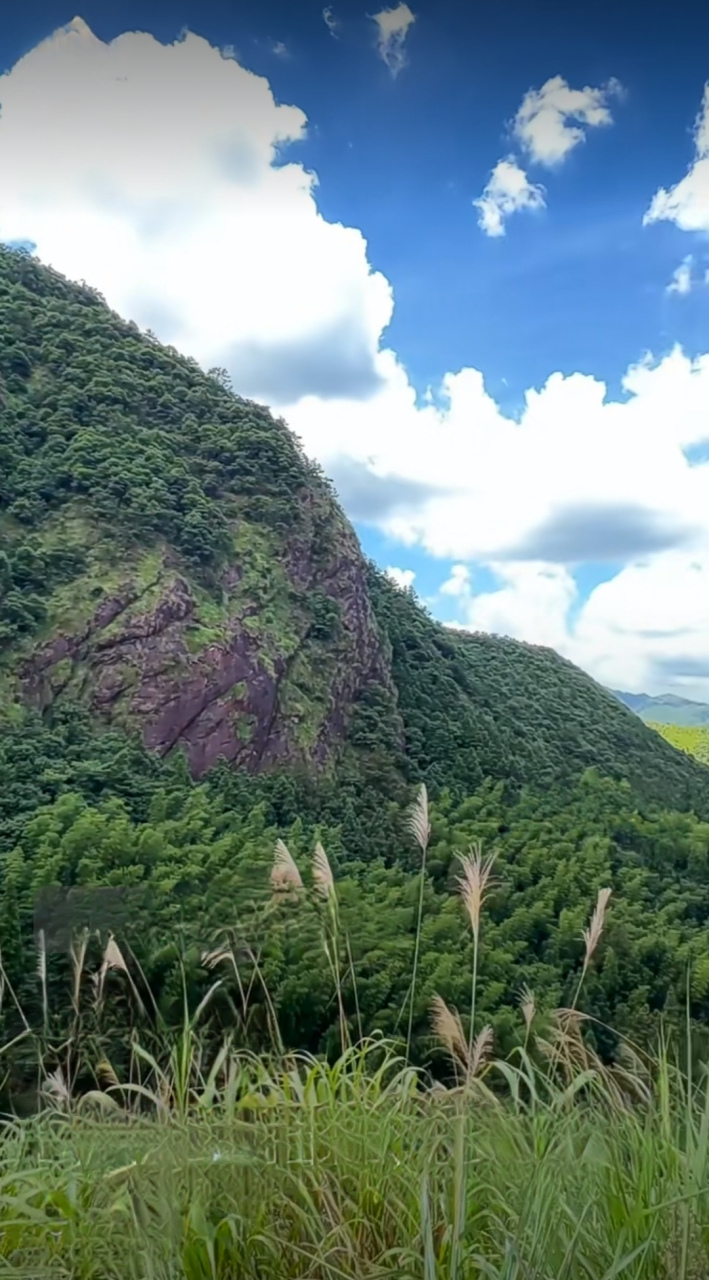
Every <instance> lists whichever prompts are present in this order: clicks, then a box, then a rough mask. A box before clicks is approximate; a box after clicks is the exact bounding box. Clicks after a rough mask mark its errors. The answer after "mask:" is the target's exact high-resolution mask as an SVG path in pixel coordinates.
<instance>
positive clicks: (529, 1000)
mask: <svg viewBox="0 0 709 1280" xmlns="http://www.w3.org/2000/svg"><path fill="white" fill-rule="evenodd" d="M519 1007H520V1011H521V1013H522V1017H523V1018H524V1025H525V1027H526V1029H527V1037H529V1035H530V1032H531V1030H532V1023H533V1022H534V1019H535V1018H536V1016H537V1005H536V1001H535V999H534V992H533V991H530V989H529V987H527V986H525V987H522V991H521V992H520V997H519Z"/></svg>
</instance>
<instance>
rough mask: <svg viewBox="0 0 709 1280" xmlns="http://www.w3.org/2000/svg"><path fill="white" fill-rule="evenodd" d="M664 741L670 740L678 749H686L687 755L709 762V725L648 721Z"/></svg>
mask: <svg viewBox="0 0 709 1280" xmlns="http://www.w3.org/2000/svg"><path fill="white" fill-rule="evenodd" d="M650 727H651V728H652V729H655V730H656V731H657V732H658V733H659V734H660V735H661V736H662V737H663V738H664V739H665V741H666V742H670V743H671V744H672V746H673V747H676V748H677V750H678V751H686V753H687V755H690V756H694V758H695V759H696V760H701V762H702V764H709V726H707V725H678V724H657V723H654V722H651V723H650Z"/></svg>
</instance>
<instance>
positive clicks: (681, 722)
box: [609, 689, 709, 726]
mask: <svg viewBox="0 0 709 1280" xmlns="http://www.w3.org/2000/svg"><path fill="white" fill-rule="evenodd" d="M609 692H610V693H612V694H613V696H614V697H615V698H618V700H619V701H620V702H622V703H623V704H624V705H625V706H626V707H630V710H631V711H634V712H635V713H636V715H639V716H640V718H641V720H644V721H645V723H646V724H650V723H654V724H669V725H678V726H690V725H696V726H699V725H709V704H707V703H706V702H693V701H692V700H691V698H680V697H678V696H677V695H676V694H673V693H661V694H657V695H656V696H654V697H653V696H651V695H650V694H648V693H623V692H621V691H620V690H618V689H610V690H609Z"/></svg>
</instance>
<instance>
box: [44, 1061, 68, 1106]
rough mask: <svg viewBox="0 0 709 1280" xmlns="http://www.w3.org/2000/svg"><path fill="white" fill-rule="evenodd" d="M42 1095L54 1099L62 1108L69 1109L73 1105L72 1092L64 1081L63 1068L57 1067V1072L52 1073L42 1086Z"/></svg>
mask: <svg viewBox="0 0 709 1280" xmlns="http://www.w3.org/2000/svg"><path fill="white" fill-rule="evenodd" d="M42 1093H44V1094H46V1095H47V1096H48V1097H50V1098H54V1100H55V1102H58V1103H59V1105H60V1106H61V1107H68V1106H69V1105H70V1103H71V1091H70V1090H69V1087H68V1085H67V1083H66V1080H65V1079H64V1072H63V1071H62V1069H61V1067H57V1068H56V1071H51V1072H50V1074H49V1075H48V1076H47V1078H46V1079H45V1081H44V1084H43V1085H42Z"/></svg>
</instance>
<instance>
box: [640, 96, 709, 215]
mask: <svg viewBox="0 0 709 1280" xmlns="http://www.w3.org/2000/svg"><path fill="white" fill-rule="evenodd" d="M662 220H665V221H667V222H674V223H675V224H676V225H677V226H678V227H679V228H680V229H681V230H682V231H709V82H708V83H707V84H705V86H704V96H703V99H702V105H701V107H700V110H699V114H698V116H697V118H696V121H695V124H694V160H693V162H692V163H691V164H690V166H689V169H688V171H687V173H686V174H685V176H684V178H682V179H681V181H680V182H678V183H677V185H676V186H674V187H670V189H669V190H665V188H664V187H660V189H659V191H657V192H656V193H655V195H654V196H653V198H652V202H651V204H650V207H649V209H648V210H647V213H646V214H645V217H644V218H643V226H647V225H648V224H649V223H651V222H660V221H662Z"/></svg>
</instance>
